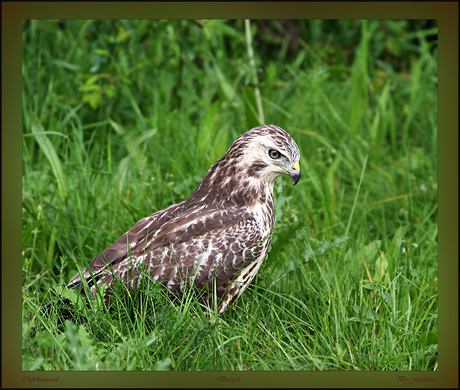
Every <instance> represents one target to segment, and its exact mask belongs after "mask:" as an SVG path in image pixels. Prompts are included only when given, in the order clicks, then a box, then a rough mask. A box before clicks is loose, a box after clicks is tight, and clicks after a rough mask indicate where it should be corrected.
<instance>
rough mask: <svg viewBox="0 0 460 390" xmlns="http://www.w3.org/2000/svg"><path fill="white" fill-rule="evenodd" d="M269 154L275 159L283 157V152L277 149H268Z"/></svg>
mask: <svg viewBox="0 0 460 390" xmlns="http://www.w3.org/2000/svg"><path fill="white" fill-rule="evenodd" d="M268 155H269V156H270V157H271V158H272V159H274V160H276V159H277V158H280V157H281V153H280V152H278V151H277V150H276V149H270V150H269V151H268Z"/></svg>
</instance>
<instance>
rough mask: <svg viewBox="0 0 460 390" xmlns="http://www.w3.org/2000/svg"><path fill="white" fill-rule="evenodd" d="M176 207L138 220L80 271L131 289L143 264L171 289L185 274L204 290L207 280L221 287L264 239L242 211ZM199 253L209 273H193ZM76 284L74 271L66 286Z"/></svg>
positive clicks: (88, 278)
mask: <svg viewBox="0 0 460 390" xmlns="http://www.w3.org/2000/svg"><path fill="white" fill-rule="evenodd" d="M179 208H180V204H179V205H175V207H173V206H171V207H169V208H167V209H165V210H162V211H160V212H158V213H155V214H153V215H152V216H150V217H148V218H145V219H143V220H141V221H139V222H138V223H137V224H136V225H135V226H134V227H133V228H132V229H130V230H129V231H128V232H126V233H125V234H124V235H123V236H122V237H120V239H118V240H117V241H116V242H115V243H114V244H112V245H111V246H110V247H108V248H107V249H106V250H104V251H103V252H102V253H101V254H100V255H99V256H97V257H96V258H95V259H94V260H93V261H92V262H91V264H90V265H89V269H90V270H88V269H85V270H83V273H82V274H83V278H84V279H85V280H86V282H87V283H88V285H89V286H92V285H93V284H94V283H93V278H94V280H95V281H96V282H97V284H98V285H101V284H103V283H107V284H108V285H111V284H112V283H113V277H114V276H115V277H117V278H120V279H122V280H123V281H124V282H125V283H126V284H127V285H128V287H130V288H134V287H135V286H136V285H137V282H138V277H139V274H140V271H139V268H140V266H141V265H142V266H143V267H148V269H149V270H150V274H151V275H152V277H153V278H154V279H156V280H159V281H162V282H169V284H168V287H169V288H170V290H171V291H173V292H178V290H179V289H182V288H183V287H181V286H183V284H182V282H183V281H184V280H189V279H190V277H193V278H194V283H193V284H194V286H195V287H196V288H199V289H203V288H206V286H209V285H210V283H209V280H210V279H214V280H216V284H217V287H218V288H222V286H223V285H224V284H225V283H226V282H228V279H229V278H231V277H232V276H234V275H235V274H236V272H237V271H238V270H239V269H240V268H241V267H242V266H244V265H245V261H246V262H247V261H250V259H249V258H251V257H253V254H251V250H252V249H254V248H256V246H257V245H258V244H259V242H260V241H261V240H262V238H263V237H261V236H260V235H257V234H254V229H257V224H256V223H255V221H254V220H253V218H252V216H250V215H249V214H248V213H247V212H246V211H244V210H241V209H230V210H221V209H219V210H216V209H207V208H202V209H200V208H195V210H192V211H190V210H188V212H187V213H185V214H184V213H181V212H180V209H179ZM178 209H179V210H178ZM163 221H164V222H163ZM162 222H163V223H162ZM159 225H161V226H159ZM130 243H132V244H131V248H130V249H129V250H128V245H129V244H130ZM210 245H211V248H212V249H209V248H210ZM219 254H220V255H219ZM256 255H257V253H256ZM203 257H204V258H205V259H206V262H207V264H206V267H207V269H208V271H207V272H200V273H197V270H198V268H199V267H198V265H199V263H200V260H203ZM213 262H214V263H213ZM216 262H220V263H221V264H217V263H216ZM215 263H216V264H215ZM202 268H203V267H202ZM203 269H204V268H203ZM91 274H92V276H91ZM81 282H82V279H81V276H80V274H77V275H75V277H74V278H73V279H72V280H71V281H70V282H69V284H68V287H71V288H74V289H81V290H82V289H83V286H82V284H81ZM187 283H188V282H187ZM187 283H186V284H187Z"/></svg>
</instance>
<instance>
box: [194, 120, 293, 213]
mask: <svg viewBox="0 0 460 390" xmlns="http://www.w3.org/2000/svg"><path fill="white" fill-rule="evenodd" d="M299 158H300V152H299V148H298V146H297V144H296V143H295V141H294V140H293V139H292V137H291V136H290V135H289V134H288V133H287V132H286V131H284V130H283V129H282V128H280V127H278V126H274V125H264V126H259V127H255V128H253V129H252V130H249V131H248V132H246V133H244V134H242V135H240V136H239V137H238V138H237V139H236V140H235V141H234V142H233V144H232V145H231V146H230V148H229V149H228V150H227V152H226V153H225V154H224V156H223V157H222V158H220V159H219V160H218V161H217V162H216V163H215V164H214V165H213V166H212V167H211V169H210V170H209V171H208V173H207V174H206V175H205V177H204V178H203V180H202V181H201V183H200V184H199V185H198V187H197V188H196V190H195V192H194V193H193V194H192V197H191V198H190V199H189V202H191V203H193V202H195V203H197V204H200V205H201V204H203V202H208V203H209V204H211V203H214V202H218V203H219V204H224V203H232V204H236V205H239V206H248V205H250V204H253V203H254V202H257V201H259V200H261V199H264V197H265V196H269V197H270V198H271V196H272V195H271V194H272V191H273V184H274V182H275V179H276V178H277V177H278V176H280V175H283V174H285V175H288V176H289V177H291V178H292V180H293V181H294V185H295V184H297V183H298V181H299V179H300V165H299Z"/></svg>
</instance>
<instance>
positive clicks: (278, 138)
mask: <svg viewBox="0 0 460 390" xmlns="http://www.w3.org/2000/svg"><path fill="white" fill-rule="evenodd" d="M299 158H300V152H299V148H298V146H297V144H296V143H295V141H294V140H293V139H292V138H291V136H290V135H289V134H288V133H287V132H286V131H285V130H283V129H281V128H280V127H278V126H274V125H264V126H259V127H255V128H253V129H252V130H249V131H248V132H246V133H244V134H242V135H241V136H239V137H238V138H237V139H236V140H235V141H234V142H233V144H232V145H231V146H230V148H229V149H228V150H227V152H226V153H225V154H224V156H223V157H222V158H220V159H219V160H218V161H217V162H216V163H215V164H214V165H212V166H211V168H210V169H209V171H208V172H207V173H206V175H205V176H204V178H203V180H201V183H200V184H199V185H198V187H197V188H196V189H195V191H194V192H193V194H192V195H191V196H190V198H189V199H188V200H185V201H183V202H181V203H178V204H174V205H172V206H169V207H167V208H165V209H163V210H160V211H157V212H155V213H153V214H152V215H150V216H148V217H146V218H143V219H141V220H140V221H139V222H138V223H137V224H136V225H134V226H133V227H132V228H131V229H129V230H128V231H127V232H126V233H125V234H123V235H122V236H121V237H120V238H119V239H118V240H117V241H115V242H114V243H113V244H112V245H110V246H109V247H108V248H107V249H105V250H104V251H103V252H102V253H101V254H99V255H98V256H97V257H96V258H95V259H94V260H93V261H92V262H91V263H90V264H89V266H88V267H87V268H85V269H83V271H82V272H81V273H78V274H77V275H75V276H74V277H73V278H72V279H71V280H70V282H69V283H68V285H67V287H69V288H71V289H73V290H77V291H79V292H80V293H81V294H82V295H83V296H84V297H88V295H90V294H89V293H88V292H91V294H96V292H97V290H98V289H104V291H102V293H103V294H104V297H105V302H106V304H107V305H110V296H111V294H113V286H114V283H115V281H116V279H118V280H119V281H121V282H122V283H123V284H125V285H126V287H127V289H128V290H129V291H134V290H136V288H138V287H139V285H140V282H141V280H142V278H145V277H146V275H147V276H149V277H150V278H151V279H153V280H155V281H158V282H160V283H162V284H163V285H164V286H165V287H167V288H168V289H169V291H170V292H171V293H173V294H174V295H180V294H183V293H184V292H185V291H186V290H187V289H190V288H191V289H193V291H195V292H200V293H201V298H200V299H201V301H202V302H203V303H204V306H205V307H210V304H211V302H217V308H216V310H217V314H218V315H220V314H222V313H223V312H224V311H225V310H226V309H227V307H228V305H229V304H231V303H233V302H234V301H235V299H236V298H237V297H238V296H239V295H241V294H242V293H243V292H244V290H245V289H246V288H247V287H248V285H249V284H250V283H251V281H252V280H253V278H254V276H255V275H256V273H257V271H258V270H259V268H260V266H261V264H262V262H263V260H264V258H265V256H266V254H267V250H268V247H269V245H270V242H271V233H272V229H273V221H274V208H273V186H274V181H275V179H276V178H277V177H278V176H280V175H283V174H286V175H288V176H289V177H291V178H292V180H293V181H294V184H293V185H295V184H297V182H298V181H299V179H300V166H299ZM85 284H86V285H87V287H85V286H84V285H85ZM62 300H64V301H67V302H68V300H67V299H65V298H64V299H63V298H61V301H62ZM51 303H52V302H50V304H51ZM50 304H48V305H50Z"/></svg>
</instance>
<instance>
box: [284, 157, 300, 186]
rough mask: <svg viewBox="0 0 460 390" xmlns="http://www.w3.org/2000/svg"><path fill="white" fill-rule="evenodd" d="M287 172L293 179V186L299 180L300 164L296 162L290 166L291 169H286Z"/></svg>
mask: <svg viewBox="0 0 460 390" xmlns="http://www.w3.org/2000/svg"><path fill="white" fill-rule="evenodd" d="M287 174H288V175H289V177H290V178H291V179H292V180H293V181H294V184H293V186H295V185H296V184H297V183H298V182H299V180H300V165H299V163H298V162H296V163H295V164H294V165H293V166H292V170H289V171H287Z"/></svg>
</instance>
